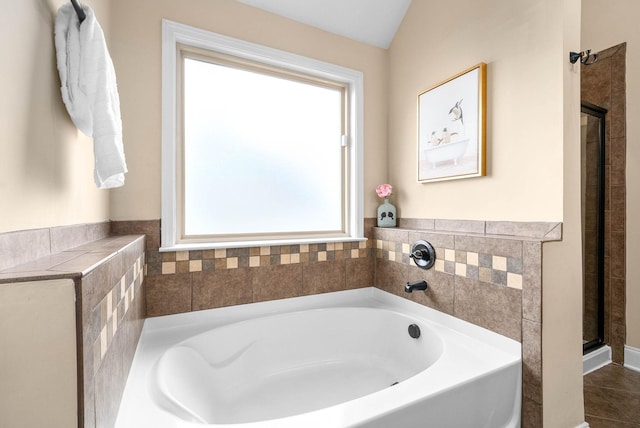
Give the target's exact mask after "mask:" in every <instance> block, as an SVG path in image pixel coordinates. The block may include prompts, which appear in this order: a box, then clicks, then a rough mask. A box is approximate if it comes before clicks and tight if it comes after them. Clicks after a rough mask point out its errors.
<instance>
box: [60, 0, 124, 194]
mask: <svg viewBox="0 0 640 428" xmlns="http://www.w3.org/2000/svg"><path fill="white" fill-rule="evenodd" d="M82 8H83V9H84V11H85V14H86V18H85V20H84V21H82V23H81V24H80V20H79V19H78V15H77V14H76V11H75V9H74V8H73V6H72V5H71V4H70V3H65V4H63V5H62V6H61V7H60V9H58V13H57V15H56V22H55V44H56V52H57V54H56V56H57V62H58V71H59V73H60V82H61V83H62V86H61V88H60V89H61V91H62V99H63V101H64V104H65V106H66V107H67V111H68V112H69V116H71V120H72V121H73V123H74V124H75V125H76V126H77V127H78V129H80V131H82V132H83V133H84V134H86V135H87V136H89V137H93V154H94V180H95V183H96V186H98V187H99V188H101V189H109V188H113V187H120V186H122V185H123V184H124V173H125V172H127V165H126V162H125V158H124V148H123V145H122V120H121V118H120V98H119V96H118V88H117V86H116V74H115V71H114V69H113V63H112V62H111V57H110V56H109V51H108V50H107V44H106V42H105V40H104V33H103V32H102V28H100V24H98V21H97V20H96V17H95V15H94V13H93V10H91V8H90V7H88V6H86V5H83V6H82Z"/></svg>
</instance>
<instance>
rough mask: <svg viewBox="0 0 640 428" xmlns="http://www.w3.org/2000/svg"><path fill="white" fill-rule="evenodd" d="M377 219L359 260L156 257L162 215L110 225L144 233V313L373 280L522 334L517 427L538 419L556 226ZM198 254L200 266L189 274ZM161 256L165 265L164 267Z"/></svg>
mask: <svg viewBox="0 0 640 428" xmlns="http://www.w3.org/2000/svg"><path fill="white" fill-rule="evenodd" d="M375 222H376V220H375V219H373V218H368V219H365V236H366V237H367V238H368V241H367V244H366V245H367V246H366V257H365V258H363V257H358V258H345V257H346V256H345V251H344V248H343V250H337V251H343V252H342V253H337V252H336V249H335V247H334V248H333V253H332V250H327V247H324V248H322V247H314V248H313V249H311V248H310V250H311V252H312V253H314V252H317V254H319V253H320V252H325V254H323V255H322V256H319V258H316V259H312V260H306V259H300V260H296V258H295V257H294V258H293V261H294V263H291V258H289V259H288V261H289V264H282V261H283V260H284V261H285V263H286V261H287V258H286V257H285V258H282V256H286V255H287V254H289V255H290V254H291V252H292V250H293V253H294V254H295V253H296V252H299V251H300V247H297V248H295V247H293V248H292V247H288V248H286V249H285V248H278V247H276V248H273V247H270V248H269V252H270V254H268V256H267V255H266V254H260V253H259V252H260V251H261V250H260V249H257V250H256V249H254V250H253V251H254V252H256V251H257V253H254V254H251V250H243V251H249V252H248V253H247V254H244V253H241V252H237V253H236V251H238V250H235V249H226V250H224V256H222V254H223V253H222V252H219V253H218V255H219V256H220V257H218V258H216V256H215V251H214V252H213V253H207V254H205V253H204V252H199V253H197V252H196V253H194V254H192V253H191V252H189V253H186V254H185V253H182V254H180V255H179V253H162V254H161V253H160V252H159V251H158V248H159V241H160V221H141V222H137V221H131V222H113V223H112V230H113V231H114V233H145V234H147V236H148V241H147V263H148V272H147V273H148V277H147V313H148V315H149V316H156V315H163V314H174V313H181V312H189V311H192V310H200V309H208V308H215V307H223V306H230V305H237V304H244V303H251V302H260V301H265V300H273V299H280V298H288V297H296V296H303V295H307V294H315V293H323V292H328V291H338V290H342V289H350V288H359V287H368V286H370V285H375V287H377V288H380V289H382V290H385V291H389V292H391V293H393V294H397V295H399V296H402V297H403V298H405V299H410V300H413V301H415V302H418V303H421V304H423V305H425V306H429V307H432V308H434V309H437V310H440V311H442V312H445V313H447V314H451V315H454V316H456V317H459V318H461V319H464V320H467V321H470V322H472V323H474V324H477V325H480V326H482V327H485V328H488V329H491V330H493V331H496V332H498V333H500V334H504V335H506V336H508V337H511V338H513V339H516V340H518V341H521V342H522V352H523V394H522V395H523V402H522V414H523V417H522V426H523V427H540V426H542V299H541V296H542V295H541V293H542V291H541V290H542V251H543V246H544V243H545V242H549V241H557V240H560V239H562V224H561V223H549V222H503V221H475V220H447V219H407V218H400V219H399V222H398V224H399V227H397V228H377V227H375V224H376V223H375ZM420 239H424V240H427V241H429V242H431V243H432V244H433V245H434V247H436V248H437V249H438V254H437V257H438V260H439V262H438V265H437V267H434V268H433V269H430V270H428V271H424V270H422V269H419V268H417V267H415V266H414V265H412V264H411V263H409V258H408V249H409V248H410V245H411V244H413V243H414V242H415V241H417V240H420ZM272 249H273V250H274V251H271V250H272ZM358 250H361V249H360V248H358ZM352 251H353V249H351V248H350V249H349V251H347V252H346V254H347V255H350V254H351V252H352ZM300 254H302V253H300ZM330 254H331V255H330ZM338 254H340V256H341V257H338V259H337V260H336V257H335V256H336V255H338ZM354 254H355V253H354ZM360 254H361V252H360V251H358V255H359V256H360ZM257 256H260V263H263V260H264V263H265V264H264V265H262V264H261V265H260V266H259V267H258V266H255V263H256V262H257V259H255V258H254V266H255V267H252V266H250V260H251V257H257ZM265 256H266V257H265ZM278 256H280V257H279V258H278ZM325 256H326V259H325ZM209 257H211V258H209ZM230 259H231V260H230ZM192 260H195V261H196V263H191V261H192ZM198 260H200V261H201V263H202V271H195V272H194V271H193V270H194V267H195V269H199V268H200V266H199V263H198ZM272 261H273V263H272ZM278 261H280V263H278ZM296 261H299V262H298V263H296ZM267 262H268V263H269V264H268V265H266V263H267ZM164 263H169V264H170V265H165V273H164V274H163V264H164ZM216 263H217V264H216ZM236 263H237V265H236ZM173 269H175V273H168V272H172V271H173ZM189 269H191V271H190V270H189ZM421 279H426V280H427V281H428V282H429V290H428V291H427V292H426V293H425V292H414V293H411V294H407V293H404V291H403V287H404V284H406V283H407V282H409V281H417V280H421Z"/></svg>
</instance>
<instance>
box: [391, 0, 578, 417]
mask: <svg viewBox="0 0 640 428" xmlns="http://www.w3.org/2000/svg"><path fill="white" fill-rule="evenodd" d="M579 17H580V3H579V0H565V1H564V2H557V1H556V0H530V1H525V2H513V1H511V0H491V1H489V2H486V1H485V2H474V1H466V2H457V3H454V4H452V3H451V2H450V1H447V0H433V1H426V0H413V2H412V5H411V7H410V8H409V11H408V13H407V16H406V17H405V19H404V21H403V23H402V25H401V27H400V29H399V31H398V33H397V35H396V38H395V40H394V41H393V43H392V45H391V48H390V85H389V87H390V88H391V90H390V95H389V149H388V153H389V155H388V156H389V177H390V182H391V183H392V184H394V186H396V188H397V190H398V191H397V193H396V198H397V199H396V200H397V206H398V207H399V210H400V216H401V217H427V218H458V219H478V220H511V221H563V222H564V223H565V225H564V240H563V242H561V243H557V244H547V245H545V254H544V277H543V281H544V283H543V287H544V291H543V295H544V302H543V308H544V312H543V323H544V325H543V329H544V331H543V385H544V398H543V401H544V403H543V405H544V426H545V427H562V428H565V427H572V426H577V425H578V424H579V423H581V422H582V421H583V420H584V417H583V404H582V359H581V352H580V351H581V301H582V299H581V279H580V278H581V274H580V272H581V257H580V218H579V212H580V211H579V208H580V205H579V204H580V201H579V199H577V198H576V197H575V196H572V195H578V196H579V194H580V192H579V189H580V187H579V186H580V180H579V179H580V176H579V171H580V170H579V161H580V157H579V156H580V152H579V122H578V121H579V96H580V94H579V75H578V74H577V72H576V71H575V70H572V69H571V67H570V65H569V63H568V61H565V56H566V55H567V52H568V49H569V48H568V46H573V45H577V44H579V37H580V18H579ZM574 49H575V48H574ZM479 62H485V63H487V69H488V70H487V72H488V80H487V97H488V100H487V101H488V106H487V110H488V111H487V116H488V122H487V128H488V129H487V146H488V149H487V156H488V159H487V177H483V178H474V179H465V180H457V181H448V182H439V183H430V184H418V183H417V182H416V163H417V160H416V133H417V132H416V128H417V125H416V102H417V100H416V97H417V94H418V93H420V92H421V91H422V90H424V89H426V88H428V87H431V86H432V85H434V84H437V83H439V82H441V81H443V80H444V79H447V78H448V77H449V76H452V75H454V74H456V73H458V72H460V71H462V70H464V69H466V68H468V67H470V66H472V65H474V64H477V63H479ZM576 216H577V217H576ZM553 299H558V300H553Z"/></svg>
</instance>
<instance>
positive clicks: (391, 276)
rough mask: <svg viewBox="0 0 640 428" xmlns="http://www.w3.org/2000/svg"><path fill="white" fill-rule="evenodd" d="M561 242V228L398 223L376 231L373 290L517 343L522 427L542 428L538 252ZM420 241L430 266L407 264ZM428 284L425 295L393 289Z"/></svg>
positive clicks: (426, 221) (421, 221) (425, 221)
mask: <svg viewBox="0 0 640 428" xmlns="http://www.w3.org/2000/svg"><path fill="white" fill-rule="evenodd" d="M561 238H562V224H560V223H517V222H516V223H514V222H484V221H467V220H429V219H404V220H403V219H400V227H398V228H395V229H382V228H380V229H378V228H376V229H374V230H373V240H374V245H375V248H376V261H375V284H376V287H378V288H380V289H383V290H386V291H389V292H391V293H394V294H396V295H398V296H402V297H404V298H406V299H410V300H413V301H415V302H418V303H421V304H423V305H425V306H429V307H432V308H434V309H437V310H440V311H442V312H445V313H447V314H451V315H453V316H455V317H457V318H460V319H463V320H466V321H469V322H472V323H473V324H476V325H479V326H482V327H485V328H487V329H490V330H492V331H495V332H497V333H500V334H503V335H505V336H508V337H510V338H512V339H515V340H518V341H520V342H521V343H522V364H523V369H522V372H523V373H522V375H523V390H522V396H523V401H522V426H523V427H541V426H542V251H543V245H544V243H545V242H549V241H556V240H560V239H561ZM418 240H426V241H428V242H431V244H432V245H433V246H434V247H435V248H436V265H435V266H434V268H433V269H430V270H427V271H425V270H422V269H420V268H418V267H416V266H415V264H413V262H411V261H410V259H409V257H408V255H409V248H410V245H411V244H412V243H414V242H416V241H418ZM422 279H424V280H427V282H428V283H429V290H428V291H427V292H414V293H410V294H407V293H404V292H403V290H402V287H399V286H398V284H405V283H406V282H410V281H417V280H422Z"/></svg>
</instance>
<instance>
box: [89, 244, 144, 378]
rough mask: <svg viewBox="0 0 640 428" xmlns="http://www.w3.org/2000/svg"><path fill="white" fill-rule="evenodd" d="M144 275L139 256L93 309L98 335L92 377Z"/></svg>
mask: <svg viewBox="0 0 640 428" xmlns="http://www.w3.org/2000/svg"><path fill="white" fill-rule="evenodd" d="M144 275H145V259H144V254H141V255H140V257H138V259H137V260H136V261H135V263H134V264H133V266H131V268H130V269H129V270H128V271H127V273H125V274H124V275H123V276H122V278H120V280H119V281H118V282H117V283H116V284H115V285H114V286H113V288H112V289H111V290H110V291H109V292H108V293H107V295H106V296H105V297H104V298H103V299H102V301H100V303H99V304H98V305H97V307H96V308H95V309H94V311H99V312H100V314H99V316H100V328H99V331H100V334H98V337H97V338H96V340H95V342H94V343H93V374H94V375H95V374H96V373H97V371H98V369H99V368H100V364H101V363H102V360H104V357H105V355H106V354H107V351H108V350H109V346H111V343H112V342H113V338H114V337H115V335H116V333H117V331H118V329H119V328H120V326H121V325H122V323H123V320H124V317H125V315H126V314H127V312H128V311H129V308H130V307H131V305H132V303H133V301H134V300H135V298H136V289H137V288H138V287H139V286H140V284H142V281H143V280H144Z"/></svg>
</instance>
